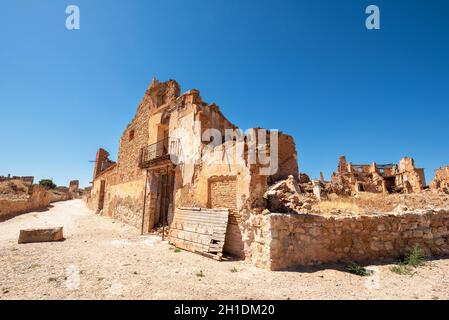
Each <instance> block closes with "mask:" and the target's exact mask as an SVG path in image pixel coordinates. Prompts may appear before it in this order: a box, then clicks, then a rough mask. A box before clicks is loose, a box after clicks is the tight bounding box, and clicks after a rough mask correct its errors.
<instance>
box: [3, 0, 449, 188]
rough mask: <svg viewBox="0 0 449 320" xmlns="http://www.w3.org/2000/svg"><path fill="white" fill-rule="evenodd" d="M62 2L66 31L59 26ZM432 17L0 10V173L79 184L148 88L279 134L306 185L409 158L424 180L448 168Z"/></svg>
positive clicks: (90, 1)
mask: <svg viewBox="0 0 449 320" xmlns="http://www.w3.org/2000/svg"><path fill="white" fill-rule="evenodd" d="M70 4H77V5H78V6H79V8H80V10H81V30H78V31H68V30H66V28H65V19H66V14H65V8H66V6H67V5H70ZM369 4H376V5H378V6H379V7H380V10H381V30H379V31H368V30H366V28H365V18H366V14H365V8H366V6H367V5H369ZM448 15H449V1H445V0H432V1H424V0H413V1H411V0H401V1H400V0H388V1H380V0H372V1H357V0H351V1H342V0H322V1H317V0H309V1H298V0H296V1H274V0H271V1H266V0H257V1H248V0H214V1H206V0H202V1H197V0H189V1H186V0H151V1H149V0H142V1H137V0H130V1H125V0H123V1H111V0H109V1H106V0H71V1H64V0H58V1H55V0H40V1H32V0H22V1H17V0H2V1H1V5H0V120H1V123H0V137H1V141H2V142H1V155H0V175H6V174H8V173H11V174H14V175H35V176H36V178H37V179H40V178H46V177H49V178H53V179H54V180H55V182H56V183H57V184H60V185H67V184H68V182H69V180H71V179H79V180H80V181H81V184H82V185H83V186H87V185H88V183H89V181H91V177H92V170H93V164H91V163H89V162H88V161H89V160H94V158H95V152H96V150H97V149H98V148H99V147H104V148H106V149H107V150H109V151H110V153H111V156H112V158H113V159H115V158H116V154H117V149H118V141H119V138H120V136H121V134H122V132H123V130H124V129H125V127H126V125H127V124H128V122H129V121H130V120H131V119H132V117H133V115H134V113H135V111H136V108H137V105H138V103H139V101H140V99H141V98H142V96H143V94H144V91H145V89H146V88H147V86H148V85H149V83H150V82H151V79H152V77H154V76H155V77H157V78H158V79H160V80H167V79H176V80H178V82H179V83H180V84H181V86H182V90H183V91H187V90H188V89H191V88H198V89H200V90H201V92H202V96H203V98H204V99H205V100H206V101H208V102H216V103H217V104H218V105H219V106H220V107H221V109H222V111H223V112H224V114H225V115H226V116H227V117H228V118H229V119H230V120H231V121H233V122H234V123H235V124H237V125H239V126H240V127H241V128H243V129H247V128H250V127H257V126H260V127H266V128H269V129H280V130H282V131H284V132H286V133H290V134H292V135H293V136H294V137H295V140H296V144H297V148H298V155H299V167H300V170H301V171H303V172H307V173H309V174H310V175H311V176H312V177H318V176H319V172H320V171H323V172H324V173H325V175H326V177H327V178H328V177H329V176H330V174H331V172H332V171H333V170H334V169H335V168H336V166H337V162H338V157H339V156H340V155H347V157H348V160H349V161H353V162H354V163H371V162H372V161H376V162H378V163H391V162H397V161H398V160H399V159H400V158H401V157H403V156H412V157H414V158H415V160H416V164H417V165H418V166H421V167H425V168H426V170H427V177H428V179H429V178H431V177H433V173H434V170H435V169H436V168H437V167H439V166H441V165H443V164H445V163H449V139H448V138H449V130H448V125H449V110H448V107H449V19H448Z"/></svg>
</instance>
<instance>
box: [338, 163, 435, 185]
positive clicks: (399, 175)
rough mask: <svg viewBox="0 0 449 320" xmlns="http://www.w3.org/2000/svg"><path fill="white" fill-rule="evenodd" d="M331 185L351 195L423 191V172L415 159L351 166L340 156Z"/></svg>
mask: <svg viewBox="0 0 449 320" xmlns="http://www.w3.org/2000/svg"><path fill="white" fill-rule="evenodd" d="M332 184H333V185H334V186H336V187H337V188H340V189H341V190H342V191H343V192H346V193H348V194H351V193H357V192H383V193H393V192H403V193H413V192H419V191H422V190H424V188H425V187H426V180H425V176H424V169H422V168H416V167H415V162H414V160H413V159H412V158H402V159H401V160H400V161H399V164H376V163H375V162H373V163H372V164H352V163H351V162H349V163H347V162H346V157H344V156H342V157H340V162H339V165H338V169H337V171H336V172H334V173H333V174H332Z"/></svg>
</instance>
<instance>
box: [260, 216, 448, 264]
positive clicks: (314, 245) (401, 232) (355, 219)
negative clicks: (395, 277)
mask: <svg viewBox="0 0 449 320" xmlns="http://www.w3.org/2000/svg"><path fill="white" fill-rule="evenodd" d="M263 219H264V224H265V227H264V228H262V229H261V230H260V232H261V233H263V234H264V235H263V236H262V237H261V238H263V239H264V240H263V241H264V246H265V247H266V248H265V249H264V250H265V252H266V253H267V252H269V258H268V257H265V258H262V259H261V258H259V259H261V260H263V261H268V260H269V263H268V264H265V265H264V267H266V268H269V269H272V270H282V269H286V268H291V267H296V266H302V265H314V264H322V263H333V262H348V261H359V262H363V261H372V260H378V259H388V258H398V257H400V256H402V255H405V254H407V253H408V252H409V251H410V250H411V249H412V248H413V247H414V246H416V245H418V246H419V247H420V248H421V249H422V250H423V251H424V252H425V253H426V254H429V255H430V254H432V255H435V256H441V255H445V254H448V253H449V231H448V228H449V210H447V209H446V210H444V209H441V210H436V211H423V212H415V213H400V214H375V215H369V216H339V217H325V216H317V215H305V214H269V215H266V216H263ZM259 250H262V249H259Z"/></svg>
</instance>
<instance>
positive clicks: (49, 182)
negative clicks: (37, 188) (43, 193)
mask: <svg viewBox="0 0 449 320" xmlns="http://www.w3.org/2000/svg"><path fill="white" fill-rule="evenodd" d="M39 184H40V185H41V186H43V187H44V188H46V189H54V188H56V185H55V184H54V183H53V180H51V179H42V180H41V181H39Z"/></svg>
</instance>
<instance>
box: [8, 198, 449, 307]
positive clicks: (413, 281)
mask: <svg viewBox="0 0 449 320" xmlns="http://www.w3.org/2000/svg"><path fill="white" fill-rule="evenodd" d="M48 226H63V227H64V234H65V237H66V240H65V241H64V242H58V243H39V244H26V245H18V244H17V238H18V234H19V230H20V229H23V228H29V227H48ZM390 267H391V265H378V266H370V267H369V268H370V269H373V270H374V271H375V272H374V275H372V276H370V277H359V276H356V275H352V274H349V273H347V272H345V271H344V266H341V265H340V266H339V265H331V266H326V267H321V268H304V269H301V270H298V271H294V272H271V271H268V270H262V269H258V268H256V267H254V266H253V265H251V264H249V263H246V262H244V261H224V262H217V261H215V260H211V259H208V258H205V257H202V256H199V255H196V254H193V253H190V252H185V251H179V250H175V249H174V248H172V247H171V246H170V245H169V244H168V243H166V242H162V241H161V239H160V238H159V237H157V236H154V235H150V236H140V235H139V232H138V230H136V229H134V228H132V227H130V226H127V225H125V224H122V223H121V222H118V221H113V220H111V219H109V218H106V217H100V216H97V215H95V214H93V213H92V212H91V211H90V210H89V209H87V208H86V206H85V205H84V203H83V202H82V201H81V200H73V201H67V202H60V203H56V204H54V207H53V208H51V209H50V210H49V211H46V212H34V213H33V212H32V213H28V214H24V215H21V216H18V217H15V218H13V219H11V220H8V221H5V222H2V223H0V299H448V298H449V272H448V271H449V259H441V260H433V261H429V262H427V263H426V265H425V266H424V267H420V268H418V269H416V270H415V271H416V272H415V273H414V274H413V275H397V274H395V273H393V272H391V271H390ZM231 270H232V271H231Z"/></svg>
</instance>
